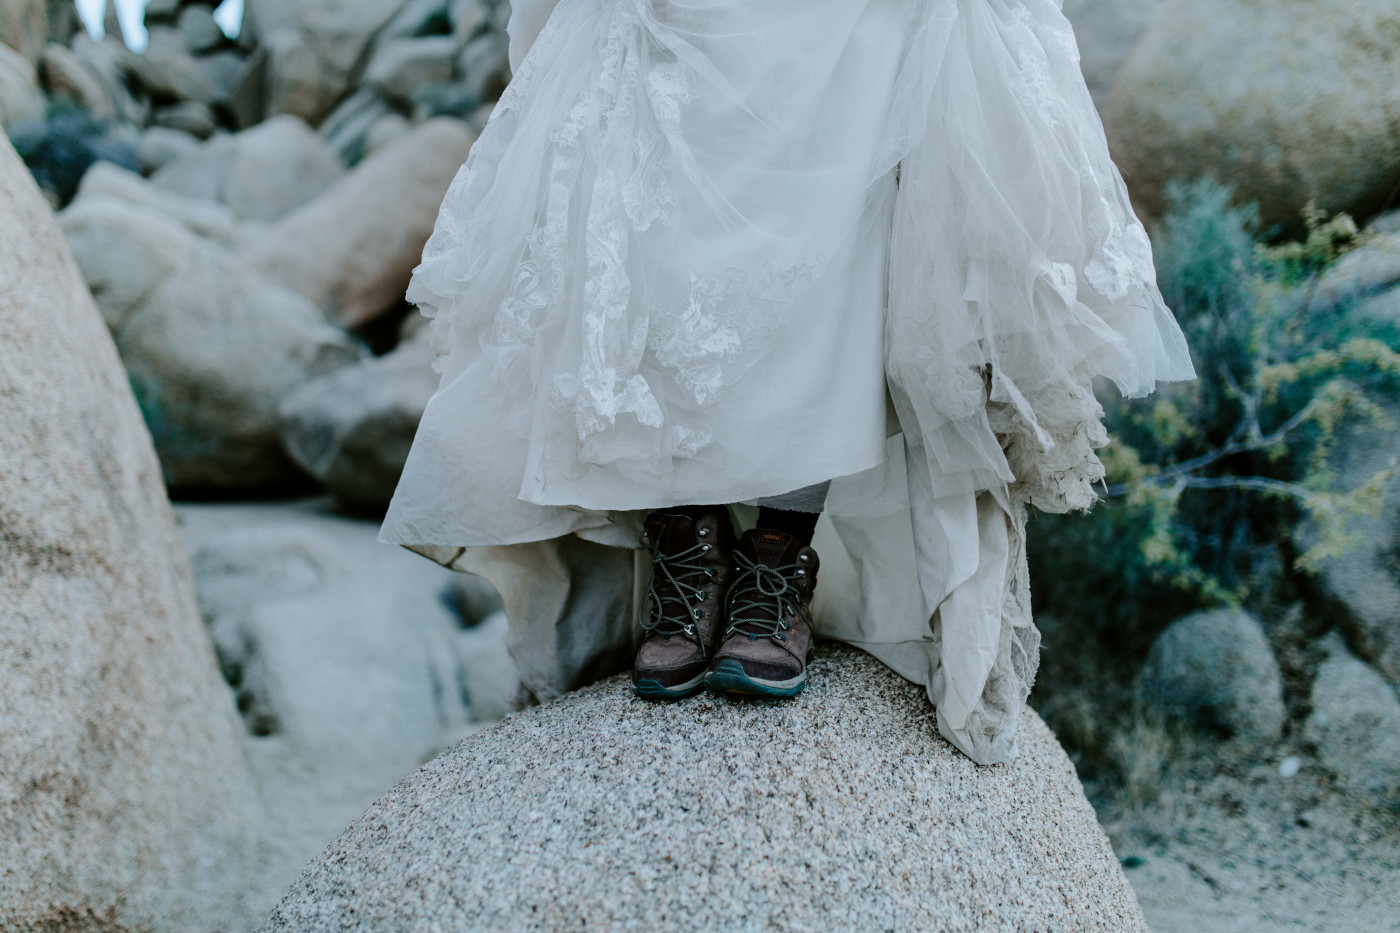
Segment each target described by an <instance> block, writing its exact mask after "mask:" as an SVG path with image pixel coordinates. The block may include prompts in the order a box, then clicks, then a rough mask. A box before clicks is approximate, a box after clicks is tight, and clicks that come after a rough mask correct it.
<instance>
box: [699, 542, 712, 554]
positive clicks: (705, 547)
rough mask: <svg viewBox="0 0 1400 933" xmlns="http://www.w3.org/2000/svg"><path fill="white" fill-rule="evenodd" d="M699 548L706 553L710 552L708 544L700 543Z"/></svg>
mask: <svg viewBox="0 0 1400 933" xmlns="http://www.w3.org/2000/svg"><path fill="white" fill-rule="evenodd" d="M700 550H701V551H703V552H705V553H706V554H708V553H710V546H709V545H708V544H702V545H700Z"/></svg>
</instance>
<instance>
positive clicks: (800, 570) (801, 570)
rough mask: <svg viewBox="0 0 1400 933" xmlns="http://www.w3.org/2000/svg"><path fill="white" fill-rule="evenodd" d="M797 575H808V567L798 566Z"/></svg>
mask: <svg viewBox="0 0 1400 933" xmlns="http://www.w3.org/2000/svg"><path fill="white" fill-rule="evenodd" d="M797 575H798V576H799V577H805V576H807V568H805V567H798V568H797Z"/></svg>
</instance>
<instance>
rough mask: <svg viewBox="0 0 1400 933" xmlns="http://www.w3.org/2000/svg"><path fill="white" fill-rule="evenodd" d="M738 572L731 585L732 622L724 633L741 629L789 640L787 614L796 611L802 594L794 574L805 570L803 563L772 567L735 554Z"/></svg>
mask: <svg viewBox="0 0 1400 933" xmlns="http://www.w3.org/2000/svg"><path fill="white" fill-rule="evenodd" d="M734 562H735V563H736V564H737V565H738V568H737V569H738V571H739V574H738V576H736V577H735V578H734V582H733V583H731V584H730V588H729V625H728V626H727V627H726V628H725V630H724V634H725V637H726V638H727V637H728V636H730V635H732V634H734V633H735V632H741V633H742V634H744V635H747V636H749V638H753V639H757V638H776V639H778V641H787V636H786V635H784V634H783V632H785V631H787V630H788V629H790V628H791V627H792V626H790V625H788V624H787V622H786V621H785V620H786V617H787V616H788V615H789V614H791V613H793V612H796V611H797V610H796V603H797V602H798V601H799V600H800V599H801V596H802V594H801V593H800V592H799V591H798V589H797V587H796V586H794V585H793V583H792V580H791V576H792V575H793V574H795V573H796V572H797V571H799V570H801V569H802V565H801V564H796V563H793V564H782V565H779V566H777V567H771V566H769V565H768V564H763V563H759V562H758V561H756V560H753V559H752V558H750V557H748V556H746V555H744V554H741V553H735V555H734Z"/></svg>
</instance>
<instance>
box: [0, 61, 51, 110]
mask: <svg viewBox="0 0 1400 933" xmlns="http://www.w3.org/2000/svg"><path fill="white" fill-rule="evenodd" d="M47 109H48V101H46V100H44V93H43V92H42V91H40V90H39V77H38V75H37V74H36V73H35V71H34V66H33V65H31V64H29V62H28V60H26V59H25V57H24V56H23V55H21V54H19V53H18V52H16V51H15V50H14V49H12V48H10V47H9V46H8V45H0V127H6V126H10V125H11V124H14V123H24V122H26V121H29V120H42V119H43V118H44V112H45V111H46V110H47Z"/></svg>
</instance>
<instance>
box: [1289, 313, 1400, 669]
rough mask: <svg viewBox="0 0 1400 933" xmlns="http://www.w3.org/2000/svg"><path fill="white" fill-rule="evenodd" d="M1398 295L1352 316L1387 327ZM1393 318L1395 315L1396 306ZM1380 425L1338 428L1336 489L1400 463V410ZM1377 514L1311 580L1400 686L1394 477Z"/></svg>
mask: <svg viewBox="0 0 1400 933" xmlns="http://www.w3.org/2000/svg"><path fill="white" fill-rule="evenodd" d="M1391 294H1392V293H1389V292H1386V293H1382V294H1381V295H1378V296H1376V297H1375V298H1372V299H1370V300H1368V301H1366V302H1363V303H1362V304H1361V305H1360V306H1359V307H1357V308H1355V309H1354V310H1353V312H1352V315H1353V316H1354V319H1355V320H1358V321H1361V322H1367V321H1369V322H1370V323H1372V324H1375V323H1384V319H1383V317H1382V316H1383V315H1384V314H1385V313H1387V312H1386V309H1385V306H1384V303H1385V302H1386V301H1392V302H1393V301H1394V297H1391V298H1387V296H1390V295H1391ZM1390 313H1397V312H1396V310H1395V309H1394V308H1393V307H1392V311H1391V312H1390ZM1380 412H1381V414H1382V415H1383V416H1384V417H1385V418H1386V419H1387V420H1386V422H1384V423H1381V424H1376V423H1372V422H1369V421H1366V420H1363V419H1362V418H1361V417H1358V416H1356V415H1352V416H1349V417H1347V418H1346V419H1344V420H1343V421H1342V423H1341V424H1340V425H1338V426H1337V429H1336V435H1335V437H1334V440H1333V445H1332V458H1331V462H1330V464H1329V465H1330V467H1331V468H1332V470H1333V471H1334V473H1335V481H1334V483H1333V487H1332V488H1333V489H1334V490H1335V491H1337V492H1339V493H1347V492H1352V491H1354V490H1356V489H1358V488H1360V487H1361V486H1363V485H1364V484H1366V483H1368V482H1370V481H1371V480H1373V479H1375V478H1376V477H1378V476H1381V475H1382V474H1383V471H1386V470H1391V469H1394V468H1395V466H1396V465H1397V464H1400V432H1397V431H1396V430H1395V425H1396V424H1400V404H1396V403H1395V402H1392V401H1382V402H1381V404H1380ZM1374 499H1375V505H1376V513H1375V514H1374V515H1354V516H1349V517H1348V519H1347V528H1346V532H1347V534H1348V536H1349V537H1350V547H1348V548H1347V550H1346V551H1345V552H1344V553H1341V554H1338V555H1336V556H1333V557H1327V558H1325V559H1323V560H1321V561H1319V562H1318V565H1317V568H1316V569H1317V572H1316V574H1315V575H1314V576H1312V578H1311V582H1312V583H1313V585H1314V586H1315V587H1316V588H1317V590H1318V592H1319V594H1320V595H1321V596H1322V597H1323V599H1324V600H1325V601H1326V602H1327V603H1329V604H1330V606H1331V608H1332V609H1334V610H1335V612H1336V618H1337V622H1338V625H1339V627H1340V628H1341V629H1342V630H1343V631H1345V632H1346V634H1347V638H1348V641H1349V642H1350V643H1351V646H1352V649H1353V650H1355V651H1356V653H1357V654H1359V655H1360V656H1361V657H1362V658H1364V659H1365V660H1366V661H1367V662H1369V663H1370V664H1373V665H1374V666H1375V667H1377V668H1378V669H1379V670H1380V671H1381V673H1383V674H1384V675H1385V676H1386V677H1387V678H1388V679H1389V680H1390V682H1391V683H1392V684H1396V685H1400V567H1397V566H1396V561H1395V542H1396V533H1397V529H1400V475H1393V476H1391V477H1390V478H1389V480H1388V481H1386V482H1385V483H1384V485H1382V486H1381V487H1380V488H1379V489H1378V490H1377V492H1376V494H1375V496H1374ZM1295 536H1296V537H1297V538H1298V540H1299V542H1300V543H1301V544H1302V545H1303V546H1304V547H1305V548H1312V547H1314V546H1316V544H1317V543H1318V541H1319V529H1318V528H1317V527H1316V526H1315V525H1314V524H1312V523H1311V522H1309V521H1304V522H1303V523H1302V524H1301V525H1300V526H1299V528H1298V529H1297V530H1296V531H1295Z"/></svg>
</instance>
